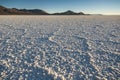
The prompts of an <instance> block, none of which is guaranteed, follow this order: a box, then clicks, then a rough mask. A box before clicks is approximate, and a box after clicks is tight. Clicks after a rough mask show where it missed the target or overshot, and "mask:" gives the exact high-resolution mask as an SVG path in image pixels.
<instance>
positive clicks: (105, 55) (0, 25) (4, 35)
mask: <svg viewBox="0 0 120 80" xmlns="http://www.w3.org/2000/svg"><path fill="white" fill-rule="evenodd" d="M102 79H103V80H119V79H120V16H0V80H102Z"/></svg>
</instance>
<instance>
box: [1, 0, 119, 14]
mask: <svg viewBox="0 0 120 80" xmlns="http://www.w3.org/2000/svg"><path fill="white" fill-rule="evenodd" d="M0 5H2V6H5V7H8V8H19V9H24V8H25V9H42V10H45V11H47V12H49V13H55V12H64V11H67V10H72V11H75V12H84V13H86V14H105V15H120V0H0Z"/></svg>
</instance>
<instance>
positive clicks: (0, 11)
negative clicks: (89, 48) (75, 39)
mask: <svg viewBox="0 0 120 80" xmlns="http://www.w3.org/2000/svg"><path fill="white" fill-rule="evenodd" d="M0 15H85V14H84V13H83V12H80V13H76V12H73V11H71V10H68V11H66V12H61V13H53V14H50V13H47V12H45V11H44V10H40V9H17V8H6V7H4V6H1V5H0Z"/></svg>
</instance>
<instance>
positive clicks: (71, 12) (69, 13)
mask: <svg viewBox="0 0 120 80" xmlns="http://www.w3.org/2000/svg"><path fill="white" fill-rule="evenodd" d="M53 15H85V14H84V13H83V12H80V13H75V12H73V11H71V10H68V11H66V12H62V13H54V14H53Z"/></svg>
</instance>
